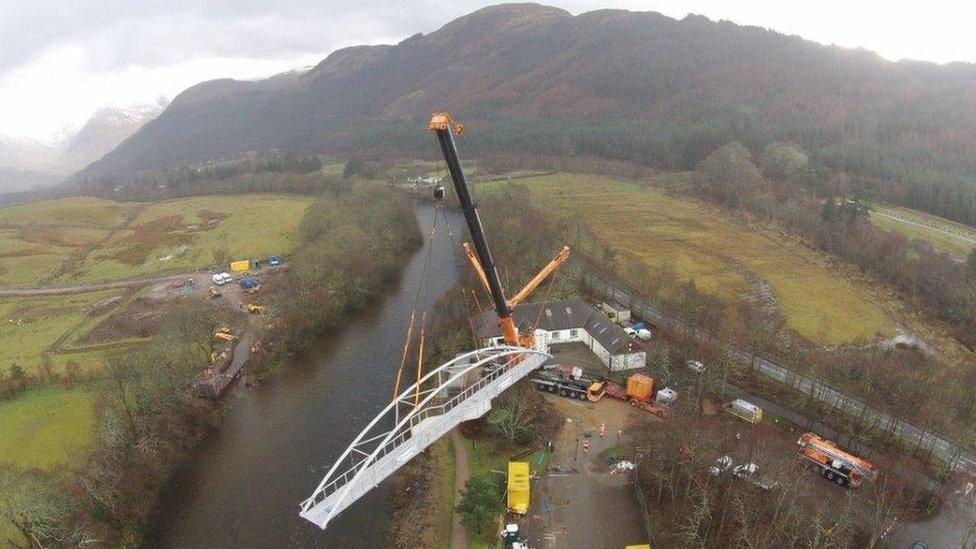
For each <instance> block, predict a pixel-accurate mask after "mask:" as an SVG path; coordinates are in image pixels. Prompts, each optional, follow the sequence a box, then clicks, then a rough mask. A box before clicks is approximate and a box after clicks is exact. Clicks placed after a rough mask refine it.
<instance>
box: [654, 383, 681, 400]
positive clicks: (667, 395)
mask: <svg viewBox="0 0 976 549" xmlns="http://www.w3.org/2000/svg"><path fill="white" fill-rule="evenodd" d="M676 400H678V392H677V391H675V390H674V389H672V388H670V387H665V388H663V389H660V390H659V391H658V392H657V396H656V397H654V402H659V403H661V404H671V403H672V402H674V401H676Z"/></svg>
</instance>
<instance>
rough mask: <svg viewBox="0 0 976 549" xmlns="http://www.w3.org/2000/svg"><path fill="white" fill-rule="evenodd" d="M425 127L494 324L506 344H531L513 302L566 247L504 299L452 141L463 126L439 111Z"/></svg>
mask: <svg viewBox="0 0 976 549" xmlns="http://www.w3.org/2000/svg"><path fill="white" fill-rule="evenodd" d="M427 129H428V130H430V131H432V132H434V134H435V135H436V136H437V141H438V142H439V143H440V146H441V152H442V153H443V154H444V161H445V162H446V163H447V170H448V172H450V174H451V182H452V183H453V184H454V192H455V194H457V197H458V202H459V203H460V205H461V213H463V214H464V219H465V221H466V222H467V225H468V232H469V233H471V241H472V243H473V244H474V251H472V250H471V246H469V245H468V244H467V243H465V244H464V251H465V254H466V255H467V256H468V260H469V261H470V262H471V265H472V267H473V268H474V270H475V273H476V274H477V275H478V278H479V280H481V283H482V284H483V285H484V286H485V289H487V290H488V293H489V294H491V299H492V302H493V303H494V307H495V313H496V314H497V315H498V325H499V326H500V327H501V330H502V337H503V338H504V340H505V343H506V344H507V345H513V346H521V347H529V346H531V345H532V337H533V334H524V335H523V336H522V337H519V333H518V328H517V327H516V325H515V319H514V318H513V317H512V310H513V309H514V307H515V305H517V304H518V303H520V302H521V301H522V300H524V299H525V298H527V297H528V296H529V294H531V293H532V291H533V290H535V288H536V287H538V285H539V284H540V283H541V282H542V281H543V280H545V278H546V277H547V276H549V275H551V274H552V273H553V272H555V270H556V269H557V268H559V266H560V265H562V264H563V263H564V262H565V261H566V259H567V258H568V257H569V247H567V246H564V247H563V249H562V250H560V251H559V253H558V254H556V257H555V258H553V260H552V261H550V262H549V264H547V265H546V266H545V267H543V269H542V270H541V271H540V272H539V274H537V275H536V276H535V277H534V278H533V279H532V280H530V281H529V283H528V284H526V285H525V287H524V288H523V289H522V291H520V292H519V293H518V294H516V295H515V297H514V298H512V299H511V300H509V299H506V298H505V291H504V290H503V289H502V284H501V280H500V279H499V277H498V269H497V268H496V267H495V262H494V260H493V259H492V257H491V250H490V249H489V248H488V242H487V241H486V240H485V229H484V227H483V226H482V224H481V216H479V215H478V208H477V206H476V205H475V203H474V200H473V199H472V198H471V191H470V189H468V181H467V179H466V178H465V177H464V171H463V170H462V169H461V160H460V159H459V158H458V152H457V146H456V145H455V144H454V134H455V133H457V134H459V135H460V134H461V132H462V131H463V127H462V126H461V124H458V123H455V122H454V121H453V120H452V119H451V115H449V114H447V113H443V112H435V113H434V114H433V115H431V118H430V123H429V124H428V125H427Z"/></svg>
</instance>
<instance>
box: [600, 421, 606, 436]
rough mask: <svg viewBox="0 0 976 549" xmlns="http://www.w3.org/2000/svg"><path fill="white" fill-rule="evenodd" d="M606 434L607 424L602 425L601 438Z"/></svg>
mask: <svg viewBox="0 0 976 549" xmlns="http://www.w3.org/2000/svg"><path fill="white" fill-rule="evenodd" d="M605 434H607V424H606V423H601V424H600V438H603V435H605Z"/></svg>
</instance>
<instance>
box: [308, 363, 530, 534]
mask: <svg viewBox="0 0 976 549" xmlns="http://www.w3.org/2000/svg"><path fill="white" fill-rule="evenodd" d="M526 354H540V355H545V353H540V352H539V351H533V350H530V349H524V348H520V347H508V346H499V347H490V348H486V349H479V350H477V351H472V352H470V353H466V354H463V355H460V356H458V357H456V358H455V359H453V360H451V361H449V362H447V363H445V364H443V365H441V366H439V367H438V368H436V369H435V370H433V371H431V372H429V373H428V374H427V375H425V376H424V377H423V378H421V380H420V381H418V382H417V383H414V384H413V385H411V386H410V387H408V388H407V389H406V390H404V391H403V392H402V393H401V394H400V395H399V396H398V397H397V398H396V399H395V400H393V401H392V402H391V403H390V404H389V405H387V406H386V408H384V409H383V411H382V412H380V414H379V415H378V416H377V417H376V418H375V419H373V421H372V422H370V424H369V425H367V427H366V428H365V429H364V430H363V431H362V432H361V433H360V434H359V436H358V437H356V439H355V440H354V441H353V443H352V444H351V445H350V446H349V447H348V448H347V449H346V451H345V452H344V453H343V454H342V455H341V456H340V458H339V459H338V460H337V461H336V463H335V464H334V465H333V466H332V468H331V469H330V470H329V472H328V473H327V474H326V476H325V478H324V479H323V480H322V482H321V483H320V484H319V486H318V487H317V488H316V489H315V492H313V494H312V496H311V497H310V498H308V499H306V500H305V501H303V502H302V504H301V507H302V512H303V515H304V514H305V513H309V512H310V510H312V508H314V507H316V506H318V505H320V504H322V503H323V502H325V500H326V499H328V498H330V496H333V495H335V494H337V493H338V492H339V491H342V493H340V494H338V496H337V498H336V499H335V501H331V502H330V503H329V507H330V508H331V509H329V510H327V512H328V514H329V516H331V514H332V513H333V510H335V509H340V510H341V505H342V504H343V503H344V500H345V499H346V497H347V495H348V494H349V490H350V488H351V487H352V486H353V484H354V483H355V482H356V481H357V478H360V477H361V475H363V474H364V472H366V471H367V469H369V467H370V466H371V465H373V464H376V463H377V462H378V461H379V460H381V459H383V458H384V457H386V456H388V455H389V454H391V453H393V452H394V451H396V450H397V449H399V448H400V447H401V446H403V445H404V444H405V443H406V442H408V441H409V440H410V438H411V433H412V431H413V429H414V428H415V427H416V426H417V425H419V424H421V423H422V422H424V421H425V420H428V419H431V418H435V417H438V416H443V415H445V414H447V413H449V412H450V411H451V410H453V409H455V408H456V407H457V406H459V405H461V404H462V403H464V402H465V401H467V400H469V399H470V398H471V397H472V396H474V395H475V394H477V393H478V392H479V391H481V390H482V389H484V388H485V387H487V386H488V385H489V384H491V383H492V382H494V381H496V380H497V379H498V378H499V377H501V376H502V375H504V374H505V372H507V371H508V370H509V369H510V368H511V367H512V365H513V364H514V363H516V362H517V359H518V357H522V356H524V355H526ZM472 360H473V362H471V361H472ZM474 371H482V373H481V375H479V376H478V378H477V379H476V380H475V381H474V382H472V383H467V382H466V381H467V379H468V378H469V374H470V373H471V372H474ZM425 387H426V388H425ZM455 390H457V392H456V393H455V392H454V391H455ZM444 396H446V398H447V400H445V401H443V402H439V403H435V400H437V399H440V398H444ZM391 423H392V426H391V425H390V424H391ZM413 455H415V454H411V455H410V456H409V457H407V458H405V459H404V460H403V461H404V462H405V461H406V460H408V459H409V458H410V457H413ZM399 465H402V463H398V464H396V466H397V467H398V466H399ZM364 481H365V479H364ZM306 518H308V517H307V516H306ZM323 522H327V518H324V519H323ZM320 526H322V527H324V523H323V524H320Z"/></svg>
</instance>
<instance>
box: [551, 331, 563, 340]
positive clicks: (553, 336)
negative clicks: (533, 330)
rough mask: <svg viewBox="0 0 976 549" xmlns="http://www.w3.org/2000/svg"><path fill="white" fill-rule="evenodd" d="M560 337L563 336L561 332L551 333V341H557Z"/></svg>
mask: <svg viewBox="0 0 976 549" xmlns="http://www.w3.org/2000/svg"><path fill="white" fill-rule="evenodd" d="M562 335H563V333H562V332H559V331H556V332H553V333H552V338H553V339H559V338H560V336H562Z"/></svg>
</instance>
